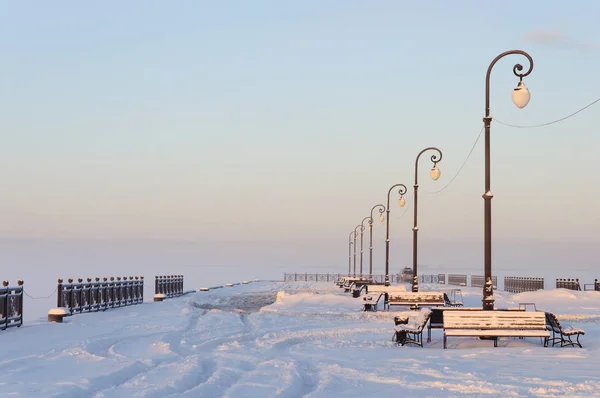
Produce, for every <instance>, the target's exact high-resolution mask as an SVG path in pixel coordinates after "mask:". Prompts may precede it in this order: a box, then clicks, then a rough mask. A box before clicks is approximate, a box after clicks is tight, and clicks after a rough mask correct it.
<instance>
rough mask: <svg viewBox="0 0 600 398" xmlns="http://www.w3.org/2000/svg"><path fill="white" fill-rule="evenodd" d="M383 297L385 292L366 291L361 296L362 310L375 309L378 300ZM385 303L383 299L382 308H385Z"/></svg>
mask: <svg viewBox="0 0 600 398" xmlns="http://www.w3.org/2000/svg"><path fill="white" fill-rule="evenodd" d="M382 297H385V292H375V293H368V294H365V295H364V296H363V305H364V308H363V311H377V305H378V304H379V300H381V298H382ZM385 307H386V304H385V300H384V304H383V309H384V310H385Z"/></svg>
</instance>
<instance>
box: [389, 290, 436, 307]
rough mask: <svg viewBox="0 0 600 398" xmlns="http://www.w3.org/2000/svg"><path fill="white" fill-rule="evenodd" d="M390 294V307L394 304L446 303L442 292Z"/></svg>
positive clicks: (424, 304) (425, 304)
mask: <svg viewBox="0 0 600 398" xmlns="http://www.w3.org/2000/svg"><path fill="white" fill-rule="evenodd" d="M388 296H389V297H388V303H387V304H388V308H389V306H392V305H407V306H434V307H435V306H442V307H443V306H444V305H445V304H446V302H445V300H444V293H441V292H401V293H396V292H393V293H389V295H388Z"/></svg>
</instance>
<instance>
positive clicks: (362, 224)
mask: <svg viewBox="0 0 600 398" xmlns="http://www.w3.org/2000/svg"><path fill="white" fill-rule="evenodd" d="M369 218H371V217H365V218H363V220H362V221H361V222H360V277H361V278H362V276H363V232H364V230H365V220H368V219H369Z"/></svg>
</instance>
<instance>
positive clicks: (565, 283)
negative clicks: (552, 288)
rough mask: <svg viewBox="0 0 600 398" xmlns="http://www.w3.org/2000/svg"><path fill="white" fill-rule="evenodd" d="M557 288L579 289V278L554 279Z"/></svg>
mask: <svg viewBox="0 0 600 398" xmlns="http://www.w3.org/2000/svg"><path fill="white" fill-rule="evenodd" d="M556 288H557V289H568V290H581V286H580V285H579V279H560V278H559V279H556Z"/></svg>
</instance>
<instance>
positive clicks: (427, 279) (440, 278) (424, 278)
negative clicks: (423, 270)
mask: <svg viewBox="0 0 600 398" xmlns="http://www.w3.org/2000/svg"><path fill="white" fill-rule="evenodd" d="M419 283H442V284H443V283H446V274H420V275H419Z"/></svg>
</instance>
